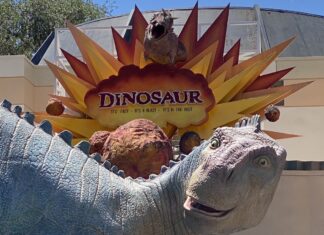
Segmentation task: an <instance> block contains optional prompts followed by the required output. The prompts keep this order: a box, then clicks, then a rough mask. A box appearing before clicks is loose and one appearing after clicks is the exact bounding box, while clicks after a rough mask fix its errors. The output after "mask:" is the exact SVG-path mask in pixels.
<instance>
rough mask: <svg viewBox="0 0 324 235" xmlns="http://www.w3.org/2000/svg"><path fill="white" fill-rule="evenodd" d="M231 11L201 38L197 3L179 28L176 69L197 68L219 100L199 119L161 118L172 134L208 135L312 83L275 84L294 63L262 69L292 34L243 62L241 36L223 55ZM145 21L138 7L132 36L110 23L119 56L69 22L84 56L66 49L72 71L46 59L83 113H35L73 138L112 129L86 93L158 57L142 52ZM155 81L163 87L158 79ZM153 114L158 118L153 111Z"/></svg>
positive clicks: (278, 135) (73, 105)
mask: <svg viewBox="0 0 324 235" xmlns="http://www.w3.org/2000/svg"><path fill="white" fill-rule="evenodd" d="M228 15H229V7H226V8H225V9H224V10H223V11H222V13H221V14H220V15H219V17H218V18H217V19H216V20H215V21H214V22H213V23H212V24H211V26H210V27H209V29H208V30H207V31H206V32H205V33H204V35H203V36H202V37H201V38H200V39H197V34H198V28H197V27H198V5H197V4H196V5H195V7H194V8H193V10H192V12H191V14H190V16H189V18H188V20H187V22H186V24H185V25H184V27H183V29H182V31H181V33H180V34H179V41H180V42H181V43H182V44H183V45H184V47H185V48H186V51H187V59H186V61H183V62H180V63H176V64H175V65H174V66H173V69H177V70H190V71H191V72H192V73H194V74H199V76H200V77H201V78H202V79H204V80H205V81H204V82H205V83H206V84H207V86H208V88H209V89H210V90H211V93H212V95H213V99H215V100H216V102H211V103H210V104H212V107H209V108H208V110H207V113H206V117H204V120H203V122H199V124H198V125H194V124H191V125H188V126H185V127H183V126H181V127H179V126H178V127H177V126H175V125H174V124H172V122H170V121H168V122H166V123H163V124H161V125H162V126H161V127H162V128H163V129H164V130H165V131H166V133H167V134H168V135H169V136H172V135H173V134H174V133H175V131H176V130H177V129H178V131H179V133H184V132H186V131H196V132H197V133H199V134H200V135H201V137H202V138H208V137H209V136H210V134H211V133H212V131H213V129H214V128H217V127H220V126H224V125H232V124H233V123H234V122H235V121H237V120H238V119H240V118H241V117H243V116H250V115H252V114H255V113H259V114H262V113H263V109H264V108H265V107H266V106H268V105H270V104H274V103H277V102H279V101H281V100H282V99H284V98H285V97H287V96H288V95H290V94H292V93H293V92H295V91H297V90H299V89H301V88H302V87H304V86H306V85H308V84H309V82H306V83H299V84H295V85H289V86H281V87H276V88H271V86H272V85H273V84H274V83H275V82H277V81H278V80H280V79H281V78H282V77H283V76H285V75H286V74H287V73H288V72H289V71H290V70H291V69H292V68H288V69H285V70H281V71H277V72H274V73H270V74H266V75H261V73H262V72H263V71H264V70H265V69H266V68H267V67H268V66H269V64H270V63H271V62H273V61H274V60H275V59H276V57H277V56H278V55H279V54H280V53H281V52H282V51H283V50H284V49H285V48H286V47H287V46H288V45H289V43H290V42H291V41H292V40H293V39H288V40H287V41H284V42H282V43H280V44H278V45H276V46H275V47H273V48H271V49H269V50H267V51H264V52H262V53H260V54H258V55H256V56H254V57H252V58H250V59H247V60H245V61H243V62H241V63H239V49H240V41H238V42H237V43H235V44H234V46H233V47H232V48H231V49H230V50H229V51H228V52H227V54H225V55H224V47H225V38H226V30H227V22H228ZM147 25H148V23H147V22H146V20H145V19H144V17H143V15H142V14H141V12H140V11H139V10H138V9H137V8H135V10H134V14H133V18H132V26H133V27H132V36H131V40H130V41H129V42H127V41H126V40H124V38H122V37H121V36H120V35H119V34H118V33H117V31H116V30H115V29H113V28H112V34H113V38H114V42H115V46H116V50H117V56H118V57H117V58H115V57H114V56H112V55H111V54H109V53H108V52H107V51H105V50H104V49H102V48H101V47H100V46H99V45H98V44H97V43H96V42H94V41H93V40H91V39H90V38H89V37H88V36H86V35H85V34H84V33H83V32H82V31H80V30H79V29H78V28H77V27H75V26H73V25H72V24H69V25H68V27H69V29H70V31H71V33H72V35H73V37H74V39H75V41H76V43H77V45H78V47H79V49H80V51H81V54H82V57H83V61H81V60H79V59H77V58H76V57H74V56H73V55H71V54H69V53H68V52H66V51H64V50H62V51H63V54H64V56H65V57H66V59H67V61H68V62H69V64H70V65H71V67H72V69H73V70H74V74H72V73H69V72H67V71H65V70H64V69H62V68H60V67H58V66H56V65H54V64H52V63H50V62H47V64H48V66H49V67H50V69H51V70H52V71H53V73H54V74H55V76H56V77H57V78H58V80H59V81H60V83H61V84H62V86H63V87H64V89H65V90H66V92H67V94H68V95H69V96H70V97H60V96H55V98H57V99H59V100H61V101H62V103H63V104H64V105H65V106H66V107H68V108H70V109H71V110H74V111H76V112H78V113H80V114H81V116H82V117H75V116H69V115H63V116H50V115H45V114H38V115H37V119H38V120H41V119H48V120H50V121H51V122H52V124H53V125H54V126H55V127H56V129H58V130H60V129H68V130H70V131H71V132H72V133H73V134H74V137H75V141H78V140H79V139H88V138H89V137H90V136H91V135H92V134H93V133H94V132H95V131H98V130H112V129H113V127H111V126H109V125H105V124H104V122H102V121H98V120H97V119H96V117H97V116H96V115H95V114H97V112H98V111H97V110H96V111H93V109H91V108H89V107H88V106H87V102H88V101H87V102H85V97H86V96H87V94H89V92H90V91H93V90H95V89H97V87H99V86H100V84H103V83H104V84H110V83H109V82H106V81H107V80H109V79H111V78H114V79H116V77H117V79H118V74H119V71H120V70H121V69H122V68H124V67H125V66H129V65H133V66H137V67H138V69H145V67H146V66H147V65H149V64H152V63H154V62H153V61H151V60H149V59H145V57H144V46H143V43H144V42H143V39H144V33H145V29H146V27H147ZM201 75H202V76H201ZM124 80H125V79H124ZM143 82H145V81H144V80H143ZM150 84H153V83H150ZM156 86H157V87H159V81H158V80H157V81H156ZM88 105H89V104H88ZM136 117H141V116H136V115H135V116H134V118H136ZM101 118H102V117H101ZM150 118H151V119H152V121H156V120H154V115H153V116H151V117H150ZM108 122H109V120H108ZM268 133H269V134H270V135H272V136H273V137H275V138H287V137H292V136H293V135H288V134H283V133H275V132H270V131H269V132H268Z"/></svg>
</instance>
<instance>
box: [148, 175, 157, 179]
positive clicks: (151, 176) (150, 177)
mask: <svg viewBox="0 0 324 235" xmlns="http://www.w3.org/2000/svg"><path fill="white" fill-rule="evenodd" d="M156 176H157V175H156V174H150V176H149V179H150V180H153V179H155V178H156Z"/></svg>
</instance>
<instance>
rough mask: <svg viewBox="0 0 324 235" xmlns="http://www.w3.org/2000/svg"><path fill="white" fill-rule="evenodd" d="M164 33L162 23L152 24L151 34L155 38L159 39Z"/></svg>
mask: <svg viewBox="0 0 324 235" xmlns="http://www.w3.org/2000/svg"><path fill="white" fill-rule="evenodd" d="M164 34H165V27H164V26H163V25H154V26H153V28H152V36H153V38H155V39H159V38H161V37H162V36H164Z"/></svg>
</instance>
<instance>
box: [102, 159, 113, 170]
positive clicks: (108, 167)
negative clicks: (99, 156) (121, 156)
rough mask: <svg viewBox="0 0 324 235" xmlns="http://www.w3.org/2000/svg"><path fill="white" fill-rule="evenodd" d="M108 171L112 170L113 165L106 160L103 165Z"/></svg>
mask: <svg viewBox="0 0 324 235" xmlns="http://www.w3.org/2000/svg"><path fill="white" fill-rule="evenodd" d="M102 165H103V166H104V167H105V168H106V169H107V170H110V168H111V163H110V161H108V160H106V161H105V162H104V163H103V164H102Z"/></svg>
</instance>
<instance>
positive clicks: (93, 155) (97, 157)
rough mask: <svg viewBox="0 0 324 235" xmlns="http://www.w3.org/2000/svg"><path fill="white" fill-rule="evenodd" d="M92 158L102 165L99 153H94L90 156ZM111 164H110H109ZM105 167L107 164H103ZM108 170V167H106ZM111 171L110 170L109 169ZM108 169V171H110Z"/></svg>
mask: <svg viewBox="0 0 324 235" xmlns="http://www.w3.org/2000/svg"><path fill="white" fill-rule="evenodd" d="M90 157H91V158H92V159H94V160H96V162H98V163H100V162H101V155H100V154H99V153H93V154H91V155H90ZM106 162H109V161H106ZM109 163H110V162H109ZM102 165H103V166H104V167H106V166H105V162H104V163H103V164H102ZM106 168H107V167H106ZM109 169H110V168H109ZM109 169H108V170H109Z"/></svg>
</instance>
